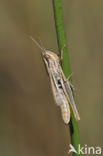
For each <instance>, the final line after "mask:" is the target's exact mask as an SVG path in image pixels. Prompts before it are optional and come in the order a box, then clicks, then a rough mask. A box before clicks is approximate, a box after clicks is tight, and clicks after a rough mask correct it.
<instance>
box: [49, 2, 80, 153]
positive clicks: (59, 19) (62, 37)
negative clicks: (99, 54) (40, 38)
mask: <svg viewBox="0 0 103 156" xmlns="http://www.w3.org/2000/svg"><path fill="white" fill-rule="evenodd" d="M52 2H53V11H54V19H55V26H56V33H57V41H58V48H59V52H60V55H61V50H62V48H63V47H64V45H65V47H64V48H63V59H62V62H61V64H62V69H63V72H64V74H65V76H66V77H68V76H69V75H70V74H71V72H70V64H69V57H68V50H67V41H66V33H65V28H64V21H63V11H62V3H61V0H52ZM69 127H70V135H71V142H72V144H73V146H74V148H75V149H76V150H77V151H78V144H80V137H79V129H78V124H77V122H76V121H75V118H74V114H73V112H72V110H71V121H70V123H69ZM78 155H79V156H81V155H82V154H77V153H74V156H78Z"/></svg>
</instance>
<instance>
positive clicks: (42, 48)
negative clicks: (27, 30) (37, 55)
mask: <svg viewBox="0 0 103 156" xmlns="http://www.w3.org/2000/svg"><path fill="white" fill-rule="evenodd" d="M29 38H30V39H31V40H32V41H33V42H34V43H35V44H36V45H37V46H38V47H39V48H40V49H41V50H43V51H46V49H45V48H44V47H43V46H41V45H40V44H39V43H38V42H37V41H36V40H35V39H34V38H33V37H32V36H29Z"/></svg>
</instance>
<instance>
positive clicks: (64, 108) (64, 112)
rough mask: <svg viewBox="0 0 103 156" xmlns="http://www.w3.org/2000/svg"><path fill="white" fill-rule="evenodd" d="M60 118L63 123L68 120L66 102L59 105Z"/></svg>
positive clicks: (68, 114)
mask: <svg viewBox="0 0 103 156" xmlns="http://www.w3.org/2000/svg"><path fill="white" fill-rule="evenodd" d="M60 109H61V113H62V118H63V121H64V123H65V124H68V123H69V121H70V108H69V104H68V103H64V104H61V105H60Z"/></svg>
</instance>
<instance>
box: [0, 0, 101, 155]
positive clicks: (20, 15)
mask: <svg viewBox="0 0 103 156" xmlns="http://www.w3.org/2000/svg"><path fill="white" fill-rule="evenodd" d="M63 11H64V21H65V27H66V31H67V33H66V34H67V41H68V48H69V56H70V64H71V71H72V72H73V73H74V74H73V76H72V79H73V85H74V86H75V100H76V103H77V107H78V110H79V112H80V116H81V120H80V122H79V129H80V137H81V143H82V145H84V144H87V145H88V146H94V147H95V146H101V147H102V145H103V133H102V132H103V94H102V92H103V71H102V70H103V52H102V51H103V43H102V42H103V1H102V0H90V1H89V0H78V1H76V0H63ZM28 35H32V36H33V37H34V38H35V39H36V40H38V38H39V37H40V39H41V40H42V42H43V44H44V46H45V47H46V48H47V49H49V50H52V51H54V52H57V51H58V47H57V40H56V32H55V24H54V17H53V9H52V0H45V1H41V0H9V1H7V0H1V1H0V156H67V155H68V150H69V143H70V136H69V133H68V132H69V128H68V126H65V125H64V124H63V121H62V119H61V113H60V110H59V108H58V107H57V106H56V105H55V103H54V100H53V96H52V92H51V88H50V83H49V79H48V76H47V74H46V72H45V68H44V64H43V61H42V59H41V51H40V49H38V47H37V46H36V45H34V44H33V43H32V41H30V40H29V39H28Z"/></svg>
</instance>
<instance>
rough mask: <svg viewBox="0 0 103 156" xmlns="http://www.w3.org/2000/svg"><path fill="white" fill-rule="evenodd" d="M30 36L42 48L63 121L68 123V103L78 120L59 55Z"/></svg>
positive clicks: (69, 86)
mask: <svg viewBox="0 0 103 156" xmlns="http://www.w3.org/2000/svg"><path fill="white" fill-rule="evenodd" d="M30 38H31V40H32V41H33V42H34V43H35V44H36V45H37V46H38V47H39V48H40V49H41V50H42V57H43V60H44V63H45V65H46V68H47V72H48V74H49V78H50V82H51V87H52V91H53V96H54V100H55V103H56V104H57V105H58V106H60V109H61V113H62V118H63V121H64V123H65V124H68V123H69V121H70V106H69V104H70V105H71V108H72V110H73V113H74V116H75V119H76V121H78V120H80V117H79V113H78V111H77V108H76V105H75V101H74V98H73V94H72V90H71V85H70V82H69V81H68V80H67V78H66V77H65V75H64V73H63V70H62V68H61V65H60V59H59V57H58V56H57V55H56V54H55V53H54V52H52V51H49V50H46V49H45V48H44V47H43V46H41V45H40V44H39V43H38V42H37V41H36V40H35V39H33V38H32V37H30Z"/></svg>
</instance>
